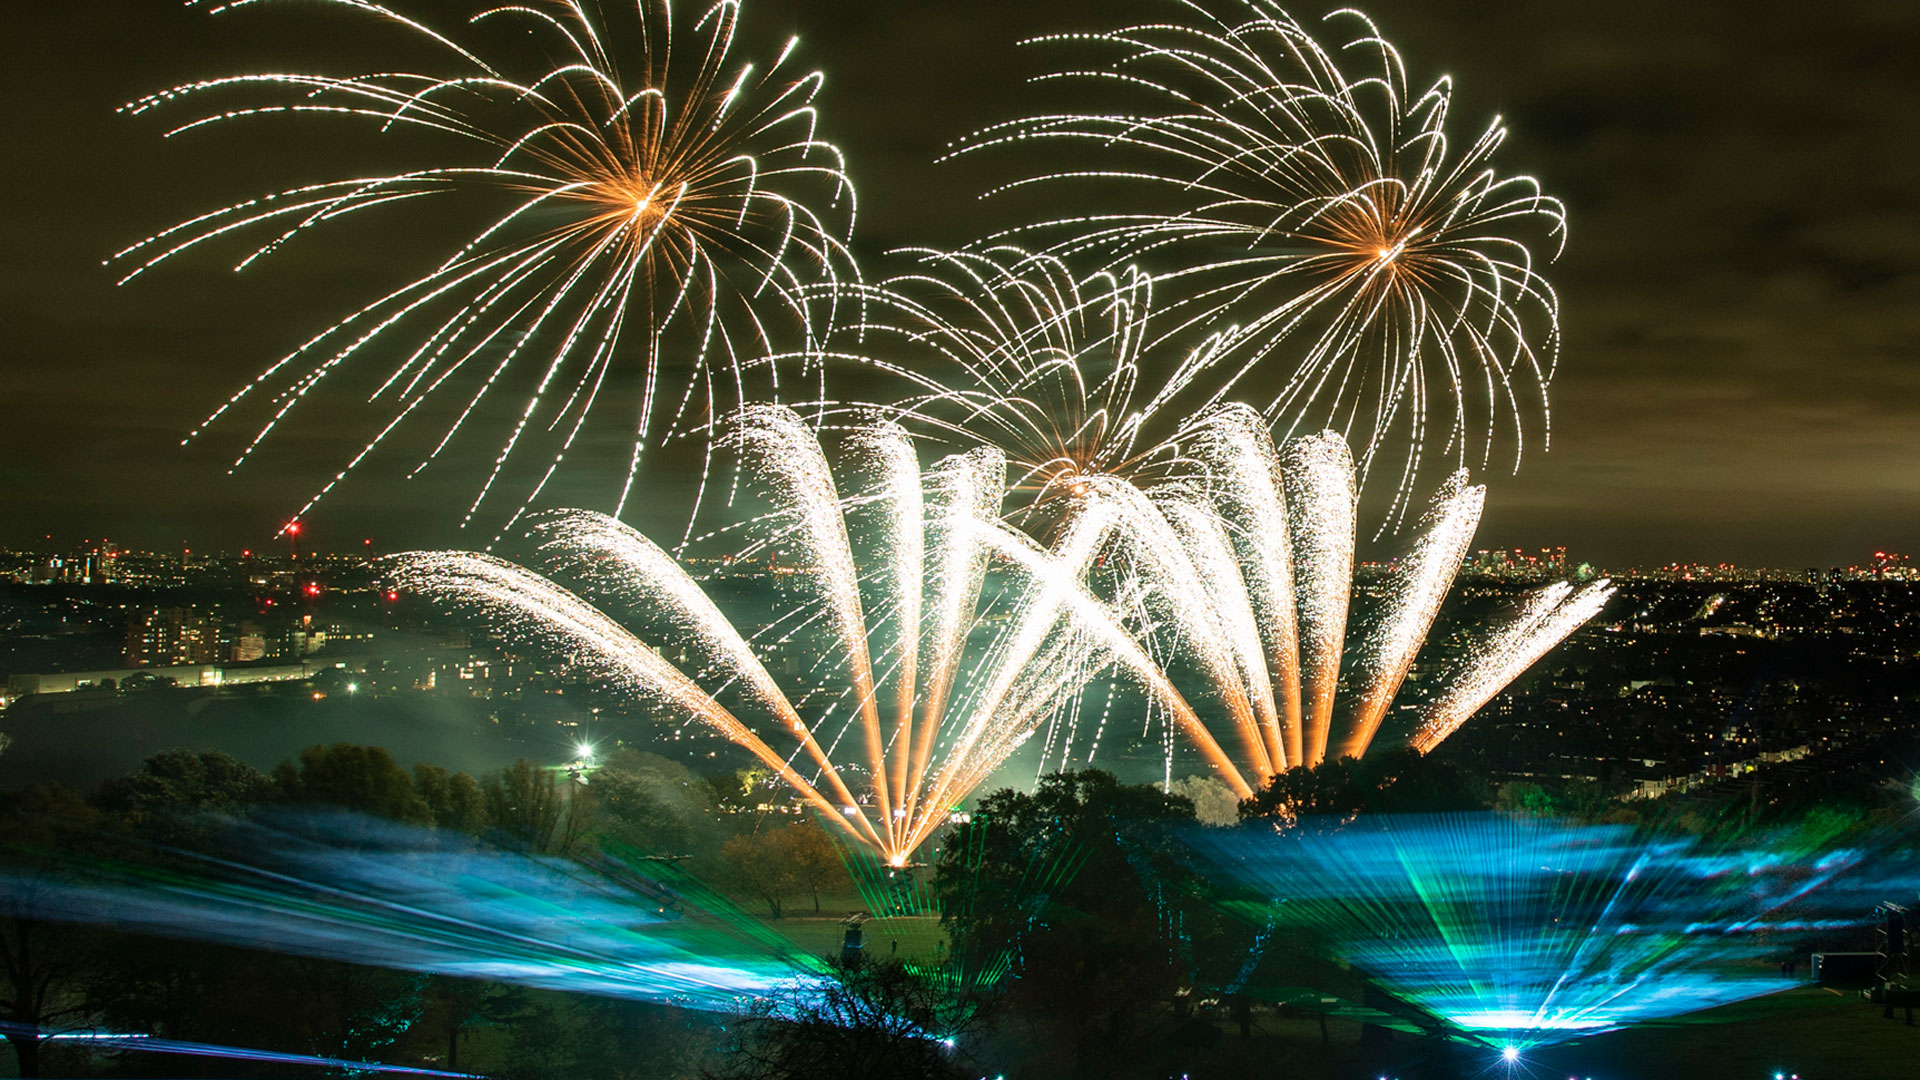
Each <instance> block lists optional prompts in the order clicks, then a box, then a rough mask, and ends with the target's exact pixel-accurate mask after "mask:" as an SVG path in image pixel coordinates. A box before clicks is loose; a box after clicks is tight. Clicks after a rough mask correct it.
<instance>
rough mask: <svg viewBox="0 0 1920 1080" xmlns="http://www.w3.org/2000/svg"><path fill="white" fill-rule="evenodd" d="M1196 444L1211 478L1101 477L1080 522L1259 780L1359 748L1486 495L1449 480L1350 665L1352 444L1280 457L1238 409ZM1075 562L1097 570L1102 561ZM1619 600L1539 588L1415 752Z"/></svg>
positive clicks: (1592, 590) (1197, 457)
mask: <svg viewBox="0 0 1920 1080" xmlns="http://www.w3.org/2000/svg"><path fill="white" fill-rule="evenodd" d="M1188 452H1189V453H1190V454H1191V455H1192V457H1193V459H1194V461H1195V462H1196V463H1197V464H1198V465H1200V466H1201V467H1202V468H1204V469H1205V470H1206V473H1205V476H1206V480H1205V481H1204V482H1200V481H1191V482H1185V481H1183V482H1170V483H1167V484H1163V485H1160V486H1158V487H1156V488H1155V489H1152V491H1151V496H1152V497H1148V496H1147V495H1146V494H1143V493H1141V492H1138V491H1135V490H1133V489H1132V488H1129V487H1127V486H1126V485H1123V484H1120V483H1118V482H1117V481H1113V480H1111V479H1106V480H1102V481H1100V482H1097V483H1094V484H1093V485H1092V486H1091V488H1090V492H1089V494H1088V496H1087V498H1086V499H1085V500H1084V502H1083V504H1082V507H1081V510H1080V517H1079V518H1078V519H1076V524H1079V525H1082V526H1083V527H1084V526H1085V523H1087V522H1093V521H1100V522H1104V523H1105V525H1104V532H1103V534H1102V535H1103V540H1102V545H1103V546H1100V547H1097V548H1095V549H1094V550H1098V551H1110V552H1112V553H1114V554H1115V555H1117V556H1118V559H1117V562H1116V565H1117V566H1118V567H1119V569H1117V570H1109V571H1108V573H1109V576H1120V577H1124V578H1127V579H1129V581H1130V588H1131V590H1132V591H1133V592H1134V593H1135V594H1136V595H1140V596H1143V597H1145V599H1144V600H1143V601H1142V604H1141V607H1142V609H1143V610H1142V614H1141V616H1139V617H1137V618H1136V619H1135V624H1136V626H1137V627H1138V628H1139V632H1140V633H1141V634H1143V635H1145V636H1149V637H1154V638H1156V639H1159V640H1161V641H1163V642H1165V643H1166V644H1168V645H1169V646H1170V647H1172V648H1175V649H1178V650H1179V651H1181V652H1183V653H1184V654H1185V655H1187V656H1188V657H1190V658H1191V660H1192V661H1193V666H1194V668H1195V670H1197V672H1198V673H1199V674H1200V675H1201V676H1202V677H1203V679H1204V681H1205V683H1206V685H1207V690H1208V693H1209V694H1210V695H1212V696H1213V697H1215V698H1216V699H1217V700H1218V702H1219V705H1220V707H1221V708H1222V709H1223V710H1224V712H1225V714H1226V716H1227V717H1228V719H1229V721H1230V722H1231V726H1232V727H1233V728H1234V729H1235V730H1236V731H1237V732H1238V735H1239V739H1238V741H1239V744H1240V745H1241V746H1242V748H1243V751H1244V757H1243V762H1244V765H1245V770H1251V771H1252V772H1253V774H1254V777H1255V779H1256V780H1264V779H1265V778H1266V777H1267V776H1271V775H1273V774H1274V773H1277V772H1279V771H1281V770H1283V769H1287V768H1291V767H1295V766H1299V765H1308V766H1312V765H1318V764H1320V763H1321V762H1322V761H1325V760H1327V759H1328V758H1329V757H1333V758H1342V757H1361V756H1364V755H1365V754H1366V752H1367V750H1368V748H1369V747H1370V746H1371V745H1372V744H1373V742H1374V739H1375V736H1376V735H1377V734H1378V733H1379V732H1380V729H1381V727H1382V723H1383V721H1384V719H1385V717H1386V715H1387V711H1388V709H1389V707H1390V706H1391V705H1392V703H1393V700H1394V698H1395V697H1396V696H1397V694H1398V693H1399V690H1400V688H1401V686H1402V684H1403V683H1404V682H1405V681H1406V678H1407V674H1408V672H1409V671H1410V669H1411V668H1412V666H1413V663H1414V660H1415V658H1416V656H1417V655H1418V653H1419V651H1420V647H1421V645H1422V644H1423V642H1424V641H1425V639H1426V636H1427V633H1428V631H1429V630H1430V629H1431V628H1432V626H1433V623H1434V620H1435V618H1436V617H1437V616H1438V614H1439V611H1440V606H1441V603H1442V602H1443V601H1444V599H1445V598H1446V595H1447V591H1448V589H1449V587H1450V586H1451V585H1452V583H1453V581H1454V578H1455V575H1456V574H1457V573H1458V571H1459V568H1460V565H1461V562H1462V560H1463V559H1464V558H1465V556H1466V553H1467V549H1468V546H1469V545H1470V544H1471V542H1472V539H1473V533H1474V529H1475V527H1476V526H1477V525H1478V523H1479V520H1480V512H1481V507H1482V505H1483V503H1484V499H1485V490H1484V489H1483V488H1480V487H1478V486H1473V485H1469V484H1468V483H1467V482H1466V477H1465V475H1464V474H1456V475H1455V476H1454V477H1452V478H1451V479H1450V480H1449V481H1448V483H1447V484H1446V485H1444V486H1443V487H1442V488H1441V490H1440V492H1439V494H1438V495H1437V496H1436V498H1435V499H1434V505H1433V509H1432V511H1431V513H1430V514H1429V516H1428V518H1427V519H1426V528H1425V530H1424V532H1423V533H1422V535H1421V536H1420V538H1419V539H1418V540H1417V541H1416V543H1415V544H1414V546H1413V548H1412V550H1411V551H1410V552H1409V553H1408V554H1407V555H1406V557H1404V558H1403V559H1401V560H1399V562H1398V563H1397V565H1395V566H1394V567H1393V568H1392V569H1391V570H1390V571H1389V572H1388V574H1387V576H1386V578H1385V579H1384V581H1385V584H1386V589H1385V593H1386V595H1385V600H1384V602H1383V605H1382V608H1381V610H1380V612H1379V613H1378V616H1377V618H1375V619H1374V620H1373V622H1372V625H1371V626H1370V627H1369V628H1368V629H1367V630H1366V631H1365V632H1364V633H1362V634H1361V635H1360V637H1359V641H1358V645H1357V649H1356V650H1355V651H1354V655H1353V657H1352V659H1351V662H1350V663H1343V658H1345V655H1346V653H1347V651H1348V650H1347V641H1348V637H1349V634H1348V623H1349V618H1348V608H1349V604H1350V600H1351V595H1352V581H1353V571H1354V561H1353V550H1354V539H1355V537H1354V517H1353V506H1354V484H1355V480H1354V465H1353V460H1352V458H1351V456H1350V455H1349V454H1348V453H1347V450H1346V446H1345V444H1344V443H1343V442H1342V441H1341V439H1340V438H1339V436H1338V435H1335V434H1333V433H1331V432H1328V433H1322V434H1319V435H1315V436H1311V437H1308V438H1306V439H1301V440H1296V441H1295V442H1294V443H1293V444H1291V445H1290V446H1288V447H1287V448H1286V449H1285V450H1284V451H1277V450H1276V449H1275V448H1274V446H1273V445H1272V442H1271V441H1270V439H1269V438H1268V436H1267V435H1266V433H1265V430H1264V423H1263V421H1262V420H1261V418H1260V417H1259V416H1258V415H1257V414H1255V413H1254V412H1253V411H1252V410H1251V409H1248V408H1246V407H1244V406H1237V407H1228V408H1224V409H1221V410H1219V411H1216V412H1214V413H1211V414H1209V415H1207V416H1206V417H1203V418H1202V419H1201V420H1200V421H1199V424H1198V431H1197V434H1196V437H1195V438H1193V439H1192V440H1190V443H1189V446H1188ZM1061 555H1062V557H1063V558H1067V557H1068V553H1066V552H1062V553H1061ZM1076 561H1077V562H1078V564H1079V565H1080V566H1081V567H1082V568H1083V569H1086V570H1088V571H1091V569H1092V567H1093V565H1094V564H1093V561H1092V560H1091V559H1090V558H1086V557H1078V558H1077V559H1076ZM1612 593H1613V590H1612V587H1611V586H1610V585H1609V584H1607V583H1606V582H1600V583H1597V584H1593V585H1588V586H1585V587H1582V588H1576V587H1575V586H1573V585H1571V584H1566V583H1562V584H1559V585H1554V586H1550V587H1547V588H1544V589H1541V590H1539V591H1538V592H1536V593H1534V594H1532V595H1531V596H1530V597H1529V598H1528V599H1527V600H1526V602H1525V603H1524V604H1523V605H1522V608H1521V610H1520V612H1519V614H1518V615H1517V616H1515V617H1514V618H1513V619H1511V620H1510V621H1509V622H1507V623H1505V624H1503V625H1502V626H1500V627H1498V628H1496V629H1495V630H1493V631H1492V632H1491V633H1490V634H1488V635H1487V636H1486V637H1485V638H1484V639H1483V640H1482V641H1481V642H1480V643H1479V644H1477V645H1475V646H1473V647H1471V648H1470V650H1469V652H1468V654H1467V656H1466V657H1465V659H1463V660H1462V661H1461V662H1460V663H1459V664H1458V665H1457V669H1456V670H1455V671H1454V672H1453V673H1452V675H1451V681H1450V682H1448V684H1447V685H1445V686H1444V687H1442V689H1441V690H1440V691H1439V692H1438V693H1437V695H1436V696H1435V697H1434V698H1433V699H1432V701H1431V702H1430V703H1429V704H1428V705H1427V706H1426V709H1425V711H1424V713H1423V714H1422V717H1421V720H1420V723H1419V726H1418V729H1417V730H1416V731H1414V732H1412V733H1409V734H1408V735H1407V738H1408V741H1409V743H1410V745H1412V746H1413V747H1414V748H1415V749H1418V750H1419V751H1421V752H1422V753H1424V752H1427V751H1429V750H1432V749H1433V748H1434V747H1435V746H1437V745H1438V744H1439V743H1440V742H1441V741H1442V740H1443V739H1445V738H1446V737H1447V736H1448V735H1449V734H1451V733H1452V732H1453V731H1455V730H1457V729H1458V728H1459V726H1460V725H1461V724H1462V723H1464V722H1465V721H1466V720H1467V719H1468V718H1469V717H1470V716H1472V715H1473V713H1474V712H1475V711H1477V710H1478V709H1479V708H1480V707H1481V706H1483V705H1485V704H1486V703H1487V702H1488V701H1489V700H1491V699H1492V697H1493V696H1494V695H1495V694H1497V693H1499V692H1500V690H1501V689H1502V688H1504V687H1505V686H1506V685H1507V684H1508V683H1510V682H1512V681H1513V680H1514V679H1515V678H1517V677H1518V676H1519V675H1520V674H1521V673H1522V672H1523V671H1525V670H1526V669H1527V667H1529V666H1530V665H1532V664H1533V663H1534V662H1535V661H1536V660H1538V659H1539V658H1540V657H1541V656H1543V655H1545V654H1546V652H1547V651H1548V650H1549V649H1551V648H1552V647H1553V646H1554V645H1555V644H1557V643H1559V642H1560V641H1561V640H1562V639H1564V638H1565V637H1566V636H1567V635H1568V634H1570V633H1572V632H1573V631H1574V630H1576V629H1578V628H1579V627H1580V626H1581V625H1583V624H1584V623H1585V622H1586V621H1587V620H1588V619H1590V618H1592V617H1593V616H1594V615H1595V614H1596V613H1598V612H1599V610H1600V609H1601V607H1603V606H1604V605H1605V604H1606V602H1607V600H1608V599H1609V598H1610V597H1611V596H1612ZM1162 677H1164V672H1163V673H1162ZM1167 700H1174V699H1173V698H1168V699H1167ZM1183 704H1184V702H1183ZM1189 730H1190V729H1189ZM1202 748H1203V750H1205V751H1206V754H1207V757H1208V760H1209V763H1210V765H1211V766H1212V767H1213V768H1215V769H1216V770H1217V771H1219V772H1220V773H1221V775H1222V778H1223V779H1224V780H1226V781H1227V783H1228V784H1229V785H1230V786H1232V787H1233V788H1234V789H1235V790H1244V789H1245V788H1246V787H1247V786H1248V785H1247V779H1246V771H1244V770H1243V769H1242V768H1241V767H1240V766H1239V765H1229V766H1224V767H1223V766H1222V765H1221V764H1220V763H1219V757H1218V753H1219V750H1218V744H1217V743H1212V742H1209V743H1208V744H1206V745H1204V746H1203V747H1202Z"/></svg>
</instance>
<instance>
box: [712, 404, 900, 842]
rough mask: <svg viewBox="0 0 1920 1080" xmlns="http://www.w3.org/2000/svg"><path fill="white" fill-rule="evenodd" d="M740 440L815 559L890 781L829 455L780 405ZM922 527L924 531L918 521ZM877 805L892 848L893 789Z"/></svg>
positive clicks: (813, 578)
mask: <svg viewBox="0 0 1920 1080" xmlns="http://www.w3.org/2000/svg"><path fill="white" fill-rule="evenodd" d="M733 438H734V440H735V441H736V442H737V444H738V446H739V448H740V450H741V457H742V459H743V461H744V462H745V464H746V467H747V468H748V469H749V470H750V471H753V472H755V473H756V474H758V475H760V476H763V477H765V478H766V479H768V480H769V481H770V482H771V484H772V495H773V498H774V500H775V502H776V505H777V506H778V507H779V509H777V510H776V511H775V515H776V516H777V517H778V518H779V519H781V520H783V521H784V522H785V523H786V524H787V525H788V526H790V530H791V531H788V532H786V533H785V534H784V535H785V538H786V539H788V540H791V541H793V542H794V543H796V544H797V545H798V546H799V547H800V548H801V550H802V551H804V552H805V553H806V554H807V555H808V556H810V557H811V560H812V566H813V573H812V574H811V575H809V578H808V580H809V581H810V582H812V583H813V584H814V585H815V587H816V588H817V590H818V594H819V597H820V599H821V602H822V605H823V607H824V609H825V611H826V613H827V616H828V621H829V623H830V624H831V626H832V628H833V630H834V632H835V634H836V635H837V636H838V637H839V639H840V641H839V644H840V647H841V649H843V650H844V654H843V655H844V656H845V659H846V661H847V663H848V664H849V666H850V672H849V674H850V675H851V676H852V679H853V692H854V707H855V708H857V709H858V710H859V712H860V723H861V727H862V729H863V731H864V734H865V736H866V739H865V743H866V748H867V757H868V761H867V765H868V767H869V768H870V769H871V770H872V775H874V776H876V777H884V776H886V775H887V761H886V753H887V739H886V738H885V736H883V735H882V733H881V729H880V709H879V701H878V699H877V696H876V695H877V693H878V691H877V688H876V686H875V682H874V676H873V660H872V656H871V654H870V652H869V650H868V644H867V617H866V612H865V611H864V610H862V606H861V602H860V573H859V569H858V568H857V567H856V566H855V565H854V558H853V545H852V542H851V541H849V540H848V538H847V522H846V518H845V516H844V514H843V513H842V511H841V505H840V493H839V491H838V490H837V489H836V488H835V486H834V482H833V471H832V469H831V468H829V467H828V465H827V457H826V454H825V453H824V452H823V451H822V450H821V449H820V443H819V440H818V439H816V438H815V437H814V435H813V432H811V431H810V430H808V429H807V427H806V425H805V424H804V423H803V422H802V421H801V419H800V417H799V416H798V415H796V414H795V413H794V412H793V411H792V410H791V409H785V408H781V407H779V406H767V405H758V406H748V407H747V408H745V409H743V410H741V412H740V415H739V420H738V423H737V425H736V427H735V428H734V429H733ZM914 528H915V530H916V531H917V530H918V529H919V525H918V523H916V524H915V525H914ZM918 546H919V545H918V544H916V545H915V548H916V549H918ZM892 554H894V555H896V556H897V555H898V554H899V553H898V552H894V553H892ZM897 577H900V578H904V577H905V575H904V574H902V575H897ZM916 578H917V575H916ZM874 799H875V801H876V802H877V803H878V804H879V808H880V818H881V829H882V830H883V831H884V832H885V833H886V834H887V840H888V844H889V847H890V849H891V848H893V844H894V841H895V840H897V839H898V838H897V836H896V835H895V831H896V829H897V823H896V822H895V820H894V815H893V793H892V792H891V791H890V790H889V789H888V785H886V784H883V783H882V784H875V785H874Z"/></svg>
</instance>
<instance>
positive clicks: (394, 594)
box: [387, 589, 400, 604]
mask: <svg viewBox="0 0 1920 1080" xmlns="http://www.w3.org/2000/svg"><path fill="white" fill-rule="evenodd" d="M398 599H400V593H399V591H398V590H396V589H388V590H387V603H389V604H391V603H393V602H394V601H396V600H398Z"/></svg>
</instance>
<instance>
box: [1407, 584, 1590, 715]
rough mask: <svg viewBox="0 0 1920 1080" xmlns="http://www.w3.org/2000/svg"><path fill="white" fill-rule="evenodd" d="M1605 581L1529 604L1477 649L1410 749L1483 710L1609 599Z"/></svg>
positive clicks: (1564, 588)
mask: <svg viewBox="0 0 1920 1080" xmlns="http://www.w3.org/2000/svg"><path fill="white" fill-rule="evenodd" d="M1613 591H1614V590H1613V585H1612V584H1611V583H1610V582H1608V581H1605V580H1601V581H1597V582H1594V583H1593V584H1591V585H1587V586H1585V587H1583V588H1580V589H1578V590H1575V589H1574V588H1573V587H1572V586H1571V585H1567V584H1565V583H1562V584H1560V585H1557V586H1552V587H1551V588H1550V589H1549V590H1547V591H1546V592H1545V593H1543V594H1541V595H1538V596H1536V597H1534V598H1533V599H1532V600H1530V601H1529V602H1528V604H1527V606H1526V608H1525V609H1523V611H1522V612H1521V614H1520V616H1519V617H1518V618H1516V619H1514V621H1513V622H1512V623H1510V624H1508V626H1506V627H1505V628H1503V629H1502V630H1501V631H1500V632H1499V633H1498V634H1496V635H1495V636H1494V637H1493V638H1492V639H1491V640H1489V641H1488V642H1487V643H1486V645H1485V646H1483V647H1482V648H1480V649H1478V650H1476V654H1475V656H1474V660H1473V663H1472V665H1471V666H1470V667H1469V668H1468V670H1467V672H1466V673H1465V674H1464V676H1463V677H1462V678H1461V679H1460V680H1459V681H1458V682H1456V683H1455V684H1454V685H1453V686H1451V687H1450V688H1448V689H1447V691H1446V692H1445V693H1443V694H1442V696H1441V697H1440V698H1439V699H1438V700H1437V701H1435V702H1434V703H1433V704H1432V705H1429V706H1428V707H1427V708H1426V709H1425V710H1424V711H1423V713H1422V715H1421V717H1420V727H1419V731H1418V732H1417V733H1416V734H1415V735H1414V738H1413V746H1414V748H1415V749H1417V750H1419V751H1421V752H1422V753H1425V752H1426V751H1428V750H1431V749H1433V748H1434V747H1435V746H1438V745H1439V744H1440V742H1441V741H1442V740H1444V739H1445V738H1446V737H1447V736H1449V735H1451V734H1453V733H1454V732H1455V731H1457V730H1459V727H1460V725H1461V724H1464V723H1466V721H1467V719H1468V718H1469V717H1471V716H1472V715H1473V714H1474V713H1475V712H1476V711H1477V710H1478V709H1479V708H1480V706H1482V705H1485V704H1486V703H1487V702H1488V701H1491V700H1492V699H1493V696H1494V695H1495V694H1497V693H1499V692H1500V690H1501V689H1502V688H1503V687H1505V686H1506V685H1507V684H1508V683H1510V682H1512V681H1513V680H1514V679H1516V678H1518V677H1519V676H1520V673H1521V672H1523V671H1525V670H1527V668H1529V667H1531V666H1532V665H1533V663H1534V661H1536V660H1538V659H1540V658H1541V657H1542V656H1545V655H1546V654H1547V650H1549V649H1551V648H1553V647H1554V646H1555V645H1557V644H1559V643H1560V641H1561V640H1562V639H1563V638H1565V637H1566V636H1567V635H1568V634H1571V633H1573V632H1574V631H1575V630H1577V629H1579V628H1580V627H1581V626H1582V625H1584V624H1585V623H1586V622H1587V621H1588V620H1589V619H1591V618H1593V617H1594V616H1595V615H1598V614H1599V613H1600V609H1601V608H1603V607H1605V606H1606V605H1607V601H1608V600H1611V599H1612V598H1613Z"/></svg>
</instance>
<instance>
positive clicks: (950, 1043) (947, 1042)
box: [940, 1039, 953, 1050]
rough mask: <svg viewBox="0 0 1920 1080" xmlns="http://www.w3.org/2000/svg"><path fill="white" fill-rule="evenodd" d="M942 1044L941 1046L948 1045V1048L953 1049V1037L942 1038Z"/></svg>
mask: <svg viewBox="0 0 1920 1080" xmlns="http://www.w3.org/2000/svg"><path fill="white" fill-rule="evenodd" d="M940 1045H941V1046H944V1047H946V1048H947V1049H949V1050H951V1049H953V1040H952V1039H941V1040H940Z"/></svg>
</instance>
